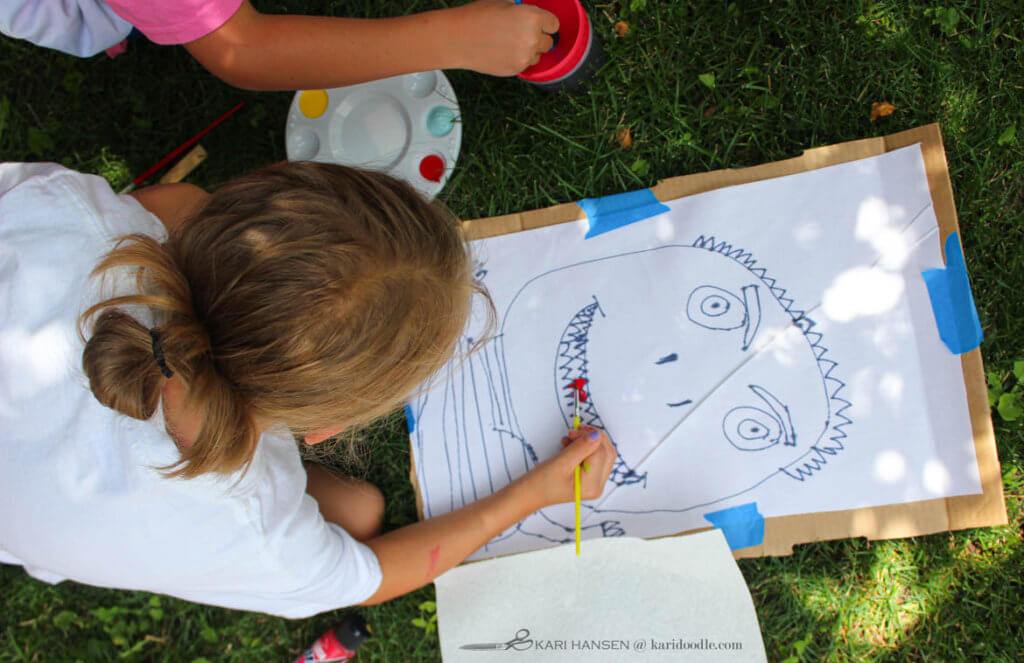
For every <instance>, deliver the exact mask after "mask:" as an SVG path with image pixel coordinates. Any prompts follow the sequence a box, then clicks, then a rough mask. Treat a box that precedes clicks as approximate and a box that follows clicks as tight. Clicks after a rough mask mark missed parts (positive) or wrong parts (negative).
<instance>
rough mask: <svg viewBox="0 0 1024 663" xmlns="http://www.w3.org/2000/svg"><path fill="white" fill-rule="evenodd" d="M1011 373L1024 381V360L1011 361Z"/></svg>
mask: <svg viewBox="0 0 1024 663" xmlns="http://www.w3.org/2000/svg"><path fill="white" fill-rule="evenodd" d="M1013 375H1014V377H1016V378H1017V379H1018V380H1021V381H1024V361H1015V362H1013Z"/></svg>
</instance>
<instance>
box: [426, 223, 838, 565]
mask: <svg viewBox="0 0 1024 663" xmlns="http://www.w3.org/2000/svg"><path fill="white" fill-rule="evenodd" d="M813 327H814V322H813V321H812V320H811V319H810V318H808V317H807V316H806V315H805V314H804V313H803V312H802V311H801V310H800V309H799V308H798V305H797V304H795V303H794V302H793V301H792V300H791V299H789V298H788V297H787V295H786V292H785V290H783V289H782V288H781V287H780V286H779V285H778V284H777V283H776V282H775V281H774V280H773V279H772V278H771V277H770V276H768V274H767V272H766V270H765V269H764V268H762V267H760V266H759V265H758V264H757V262H756V261H755V260H754V258H753V257H752V256H751V255H750V254H749V253H747V252H745V251H743V250H741V249H738V248H735V247H733V246H731V245H729V244H728V243H725V242H721V241H717V240H715V239H714V238H706V237H703V236H702V237H699V238H698V239H697V240H695V241H694V242H693V243H692V244H689V245H666V246H661V247H658V248H654V249H648V250H644V251H638V252H633V253H622V254H617V255H609V256H607V257H603V258H599V259H596V260H590V261H586V262H581V263H576V264H569V265H566V266H564V267H561V268H558V269H554V270H551V271H549V272H546V273H543V274H540V275H538V276H536V277H534V278H532V279H531V280H529V281H527V282H526V283H525V284H524V285H523V286H522V288H521V289H520V290H519V292H518V293H517V294H516V295H515V297H514V298H513V299H512V301H511V303H510V304H509V305H508V307H507V309H506V310H505V311H504V312H503V313H502V316H501V321H500V331H499V333H498V335H497V336H496V337H495V338H494V339H492V340H491V341H489V342H488V343H487V344H486V346H485V347H484V348H483V349H482V350H481V351H480V352H479V353H477V354H476V355H474V356H472V357H471V358H470V359H469V360H468V361H467V367H466V368H465V369H463V370H462V372H461V377H460V379H461V381H462V383H461V385H452V386H451V387H450V388H447V389H446V391H445V392H444V393H443V394H441V395H439V396H438V395H432V396H431V398H442V399H443V400H444V403H443V405H442V409H443V411H444V412H445V421H444V431H446V432H445V433H444V435H443V437H444V440H445V441H444V454H445V458H446V466H447V467H448V478H449V484H450V490H451V496H450V497H451V499H450V503H451V508H457V507H458V506H459V505H460V504H464V503H469V502H471V501H472V500H473V499H475V498H478V497H479V496H482V495H483V494H486V493H488V492H493V490H495V489H496V488H499V487H500V486H501V485H504V484H506V483H508V482H509V481H511V480H512V479H514V478H515V477H517V476H521V475H522V474H524V473H526V472H527V471H529V470H530V469H532V468H533V467H534V466H535V465H536V464H537V463H539V462H541V461H543V459H545V458H549V457H551V456H553V455H555V454H556V453H557V452H558V451H559V449H560V443H559V440H560V439H561V437H562V436H563V435H565V431H566V430H567V429H568V428H569V427H570V426H571V422H572V416H573V412H572V410H573V397H572V389H570V388H569V385H570V384H571V383H572V382H573V381H574V380H576V379H580V378H582V379H585V380H586V381H587V382H586V391H587V395H588V397H587V399H586V400H585V401H583V402H582V403H580V407H581V419H582V423H584V424H588V425H592V426H596V427H599V428H602V429H604V430H605V431H606V432H607V434H608V436H609V437H610V439H611V440H612V443H613V444H614V445H615V447H616V451H617V453H618V458H617V459H616V462H615V465H614V468H613V471H612V475H611V477H610V479H609V483H608V485H607V486H606V487H605V491H604V495H603V496H602V498H601V499H600V500H597V501H594V502H592V503H585V504H584V509H585V511H584V516H583V523H584V530H585V535H586V536H594V535H602V536H617V535H622V534H634V535H640V536H650V535H655V534H654V533H652V531H651V528H650V527H649V526H645V525H643V523H645V522H646V523H648V525H649V524H650V523H651V521H652V520H654V519H658V524H657V526H658V527H660V528H663V527H664V523H665V522H666V514H672V513H681V512H686V511H690V510H693V509H704V510H706V511H713V510H715V507H711V505H714V504H716V503H719V502H724V501H726V500H728V499H730V498H733V497H737V496H741V495H744V494H745V493H749V492H750V491H752V490H753V489H756V487H757V486H759V485H760V484H762V483H764V482H765V481H768V480H770V479H773V478H775V477H782V478H783V480H797V481H800V482H803V481H805V480H806V479H807V478H809V477H811V476H813V475H814V474H815V473H816V472H817V471H818V470H820V469H821V468H822V467H823V466H824V465H825V463H826V462H827V461H828V460H829V459H831V458H832V457H834V456H835V455H836V454H837V453H838V452H839V451H840V450H841V449H842V448H843V440H844V439H845V437H846V434H845V432H844V431H843V426H846V425H847V424H849V423H850V420H849V419H848V418H847V417H846V416H845V415H844V414H843V411H844V410H846V409H847V408H848V407H849V403H848V402H847V401H845V400H844V399H843V398H841V397H840V396H839V391H840V390H841V389H842V387H843V383H842V382H841V381H840V380H839V379H838V378H837V377H836V376H835V375H833V373H834V372H835V370H834V369H835V368H836V363H835V362H834V361H831V360H830V359H828V358H827V357H826V353H827V350H826V348H825V347H824V346H823V345H822V343H821V341H822V337H821V334H819V333H818V332H816V331H814V329H813ZM467 394H468V395H467ZM481 468H486V471H481ZM787 476H788V477H789V478H788V479H786V478H785V477H787ZM468 477H471V478H468ZM481 477H483V478H481ZM707 507H710V508H707ZM573 522H574V519H573V505H572V504H563V505H558V506H555V507H550V508H546V509H543V510H542V511H539V512H537V513H536V514H534V515H532V516H530V517H529V518H527V519H526V520H524V521H522V522H521V523H519V524H518V525H517V526H515V527H513V528H510V529H509V530H507V531H506V532H503V533H502V534H501V535H499V536H498V537H496V538H495V539H494V540H493V541H492V542H490V543H489V544H488V547H487V549H486V550H485V552H486V554H487V555H490V554H500V553H501V552H503V545H507V544H503V543H502V542H503V541H508V540H509V539H511V538H512V537H515V536H516V535H529V536H534V537H537V538H538V539H540V540H543V541H548V542H568V541H571V540H572V538H573V536H574V532H573ZM674 531H679V530H678V529H677V530H674ZM658 533H660V534H668V533H672V532H670V531H660V532H658Z"/></svg>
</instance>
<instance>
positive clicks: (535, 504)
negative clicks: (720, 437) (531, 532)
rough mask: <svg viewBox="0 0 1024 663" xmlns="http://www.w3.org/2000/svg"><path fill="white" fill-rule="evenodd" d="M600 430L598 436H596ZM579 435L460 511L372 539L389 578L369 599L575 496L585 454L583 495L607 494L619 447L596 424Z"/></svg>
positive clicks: (444, 566) (411, 585) (412, 582)
mask: <svg viewBox="0 0 1024 663" xmlns="http://www.w3.org/2000/svg"><path fill="white" fill-rule="evenodd" d="M592 433H596V436H595V437H593V438H592V437H591V434H592ZM570 436H572V437H573V438H574V441H573V442H572V443H571V444H569V445H568V446H567V447H566V448H565V449H564V450H563V451H562V452H561V453H559V454H558V455H557V456H554V457H553V458H550V459H548V460H547V461H545V462H544V463H542V464H540V465H538V466H537V467H536V468H534V469H533V470H532V471H531V472H530V473H529V474H526V475H524V476H522V477H520V478H519V479H517V480H516V481H513V482H512V483H510V484H509V485H507V486H505V487H504V488H502V489H501V490H499V491H498V492H496V493H493V494H492V495H489V496H487V497H485V498H483V499H482V500H479V501H477V502H474V503H473V504H470V505H469V506H465V507H463V508H461V509H459V510H458V511H453V512H451V513H448V514H445V515H443V516H438V517H437V518H431V519H430V520H424V521H422V522H419V523H416V524H415V525H409V526H407V527H403V528H401V529H397V530H394V531H392V532H388V533H387V534H384V535H382V536H378V537H376V538H373V539H370V540H369V541H366V545H368V546H369V547H370V548H371V549H372V550H373V552H374V553H376V555H377V560H378V561H379V562H380V568H381V573H382V574H383V580H382V581H381V584H380V587H379V588H378V589H377V591H376V593H374V595H373V596H371V597H370V598H369V599H367V600H366V601H365V604H366V605H372V604H375V603H381V602H383V601H387V600H388V599H392V598H394V597H396V596H401V595H402V594H405V593H407V592H411V591H412V590H414V589H416V588H418V587H421V586H423V585H425V584H427V583H428V582H430V581H431V580H433V579H434V578H436V577H437V576H439V575H441V574H442V573H444V572H445V571H447V570H448V569H450V568H451V567H453V566H455V565H456V564H458V563H459V562H461V561H462V560H464V559H465V558H466V557H468V556H469V555H470V554H472V553H473V551H475V550H476V549H477V548H479V547H480V546H482V545H484V544H485V543H487V542H488V541H490V540H491V539H492V538H494V537H495V536H497V535H498V534H499V533H500V532H502V531H503V530H505V529H506V528H508V527H510V526H512V525H513V524H515V523H517V522H519V521H520V520H522V519H523V518H525V517H526V516H528V515H530V514H531V513H533V512H534V511H536V510H538V509H542V508H544V507H547V506H551V505H552V504H561V503H563V502H569V501H572V499H573V468H574V467H575V466H576V465H579V464H580V463H582V462H583V461H584V460H587V461H588V462H589V463H590V471H588V472H585V473H581V477H582V478H581V481H580V485H581V493H582V496H583V499H587V500H591V499H596V498H598V497H600V496H601V492H602V491H603V490H604V485H605V482H606V481H607V480H608V476H609V475H610V474H611V471H612V464H613V463H614V462H615V449H614V447H612V444H611V442H610V441H609V440H608V437H607V436H606V435H604V434H603V433H601V432H600V431H597V430H596V429H591V428H586V429H581V430H580V431H579V432H572V433H570Z"/></svg>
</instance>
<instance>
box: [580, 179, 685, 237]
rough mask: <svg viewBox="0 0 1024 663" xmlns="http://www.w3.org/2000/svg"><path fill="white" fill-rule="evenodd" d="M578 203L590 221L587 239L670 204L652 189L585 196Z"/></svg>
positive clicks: (645, 217)
mask: <svg viewBox="0 0 1024 663" xmlns="http://www.w3.org/2000/svg"><path fill="white" fill-rule="evenodd" d="M578 205H579V206H580V207H582V208H583V211H584V212H586V214H587V220H588V221H590V230H588V231H587V235H586V239H590V238H591V237H595V236H597V235H600V234H601V233H606V232H608V231H609V230H615V229H616V228H621V227H622V226H628V225H629V224H631V223H636V222H637V221H641V220H643V219H648V218H650V217H652V216H654V215H655V214H662V213H664V212H667V211H668V205H665V204H664V203H662V202H659V201H658V199H657V198H655V197H654V192H653V191H651V190H650V189H641V190H640V191H627V192H626V193H617V194H615V195H613V196H603V197H601V198H584V199H583V200H581V201H580V202H579V203H578Z"/></svg>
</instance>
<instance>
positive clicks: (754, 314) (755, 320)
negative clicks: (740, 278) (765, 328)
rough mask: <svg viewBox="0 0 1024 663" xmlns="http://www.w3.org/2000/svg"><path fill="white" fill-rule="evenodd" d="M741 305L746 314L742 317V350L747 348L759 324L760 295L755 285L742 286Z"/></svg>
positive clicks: (754, 336) (752, 340)
mask: <svg viewBox="0 0 1024 663" xmlns="http://www.w3.org/2000/svg"><path fill="white" fill-rule="evenodd" d="M743 306H744V308H746V310H747V316H746V318H744V319H743V350H744V351H746V350H749V349H750V346H751V345H753V343H754V338H756V337H757V329H758V327H760V326H761V296H760V295H759V294H758V288H757V286H756V285H745V286H743Z"/></svg>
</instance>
